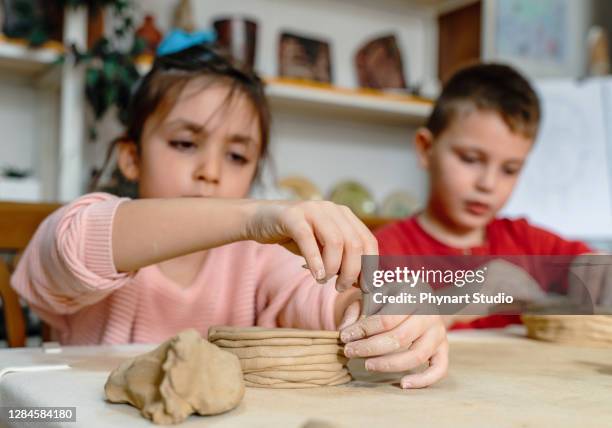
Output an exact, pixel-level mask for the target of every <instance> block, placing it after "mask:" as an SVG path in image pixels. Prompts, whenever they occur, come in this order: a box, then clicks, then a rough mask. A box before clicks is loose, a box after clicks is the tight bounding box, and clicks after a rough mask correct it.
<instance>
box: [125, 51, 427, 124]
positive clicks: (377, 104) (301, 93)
mask: <svg viewBox="0 0 612 428" xmlns="http://www.w3.org/2000/svg"><path fill="white" fill-rule="evenodd" d="M151 62H152V57H151V56H150V55H142V56H141V57H139V58H138V59H137V60H136V64H137V68H138V70H139V71H140V73H142V74H145V73H147V72H148V71H149V69H150V68H151ZM265 81H266V93H267V95H268V99H269V100H270V104H271V105H272V107H274V108H278V109H291V110H296V109H297V110H300V112H301V113H309V114H316V115H322V116H325V117H342V118H348V119H354V120H359V121H363V120H366V121H372V122H379V123H388V124H397V125H405V124H411V125H421V124H423V123H424V122H425V120H426V119H427V117H428V116H429V113H430V112H431V109H432V107H433V102H432V101H431V100H427V99H424V98H419V97H414V96H410V95H398V94H389V93H386V92H382V91H375V90H368V89H350V88H341V87H336V86H333V85H328V84H321V83H317V82H310V81H304V80H298V79H285V78H267V79H265Z"/></svg>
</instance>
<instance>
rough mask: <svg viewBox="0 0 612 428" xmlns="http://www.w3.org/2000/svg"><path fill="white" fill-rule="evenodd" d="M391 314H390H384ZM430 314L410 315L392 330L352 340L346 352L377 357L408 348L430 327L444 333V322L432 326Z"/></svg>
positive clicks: (345, 349)
mask: <svg viewBox="0 0 612 428" xmlns="http://www.w3.org/2000/svg"><path fill="white" fill-rule="evenodd" d="M383 316H389V315H383ZM431 320H432V318H431V317H429V316H422V315H416V316H410V317H407V319H406V320H405V321H404V322H402V323H400V324H399V325H398V326H397V327H395V328H393V329H392V330H389V331H385V332H383V333H379V334H377V335H374V336H371V337H368V338H365V339H361V340H358V341H356V342H352V343H350V344H348V345H346V346H345V348H344V354H345V355H346V356H347V357H349V358H351V357H364V358H365V357H376V356H379V355H386V354H389V353H392V352H396V351H398V350H400V349H408V348H409V347H410V346H411V345H412V343H413V342H414V341H416V340H417V339H418V338H419V336H421V335H422V334H423V333H424V331H425V330H427V329H428V328H438V329H440V331H441V332H442V333H443V334H444V333H445V332H443V331H442V330H443V329H444V327H443V324H442V323H439V325H437V327H431V324H432V323H431Z"/></svg>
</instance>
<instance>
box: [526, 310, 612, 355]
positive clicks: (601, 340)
mask: <svg viewBox="0 0 612 428" xmlns="http://www.w3.org/2000/svg"><path fill="white" fill-rule="evenodd" d="M521 319H522V321H523V323H524V324H525V326H526V327H527V337H530V338H532V339H538V340H545V341H548V342H556V343H563V344H567V345H577V346H595V347H612V315H534V314H528V315H527V314H525V315H522V316H521Z"/></svg>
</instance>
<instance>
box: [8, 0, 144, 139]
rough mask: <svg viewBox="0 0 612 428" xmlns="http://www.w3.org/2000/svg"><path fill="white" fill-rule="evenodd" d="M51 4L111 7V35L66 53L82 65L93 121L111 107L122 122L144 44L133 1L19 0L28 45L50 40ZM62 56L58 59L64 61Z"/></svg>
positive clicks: (98, 8)
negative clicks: (137, 29)
mask: <svg viewBox="0 0 612 428" xmlns="http://www.w3.org/2000/svg"><path fill="white" fill-rule="evenodd" d="M51 3H53V4H54V5H55V7H56V9H57V6H58V5H59V10H60V11H61V10H63V8H64V7H82V6H86V7H87V8H88V12H89V13H90V14H94V15H95V14H97V13H100V11H102V10H103V9H104V8H111V10H112V17H113V20H112V22H113V24H114V28H113V32H112V35H111V36H110V37H105V36H101V37H100V38H99V39H98V40H96V41H94V42H93V45H92V46H91V47H90V48H89V49H79V48H77V47H76V46H74V45H72V46H69V47H67V49H66V54H65V55H72V56H73V57H74V59H75V64H76V65H79V64H82V65H84V66H85V96H86V98H87V102H88V104H89V105H90V107H91V109H92V112H93V114H94V117H95V120H96V122H97V121H98V120H100V119H101V118H102V117H103V116H104V115H105V114H106V113H107V112H108V111H109V109H111V108H112V107H114V106H115V107H117V116H118V119H119V120H120V121H121V123H125V119H126V110H127V105H128V102H129V97H130V93H131V90H132V87H133V86H134V84H135V83H136V81H137V80H138V78H139V77H140V76H139V73H138V69H137V67H136V63H135V59H136V57H137V56H138V55H140V54H141V53H142V52H143V50H144V46H145V43H144V41H143V40H141V39H140V38H138V37H135V36H134V20H133V8H134V5H133V0H57V1H56V2H49V3H43V2H42V0H18V4H17V5H16V9H15V10H16V11H17V12H18V13H19V15H20V19H21V20H22V21H23V22H29V24H28V28H27V29H23V30H22V31H23V34H21V35H20V36H21V37H24V38H26V39H27V40H28V41H29V43H30V45H32V46H39V45H41V44H43V43H44V42H46V41H47V40H49V38H50V34H51V32H52V30H53V29H51V28H49V21H48V19H45V16H44V15H45V13H44V12H45V11H46V9H45V8H46V7H47V6H48V5H49V4H51ZM65 55H64V57H62V58H61V59H60V62H63V61H65V59H66V58H65ZM89 134H90V138H91V139H94V140H95V139H96V134H97V133H96V128H95V124H94V126H92V127H90V132H89Z"/></svg>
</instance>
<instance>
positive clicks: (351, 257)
mask: <svg viewBox="0 0 612 428" xmlns="http://www.w3.org/2000/svg"><path fill="white" fill-rule="evenodd" d="M344 209H345V207H341V206H338V207H337V218H338V220H337V221H336V224H337V225H338V228H339V229H340V232H341V233H342V237H343V239H344V251H343V253H342V265H341V266H340V274H339V275H338V279H337V280H336V290H338V291H340V292H342V291H344V290H347V289H348V288H350V287H351V286H352V285H353V284H354V283H356V282H357V281H358V278H359V272H361V256H362V254H363V250H364V248H363V241H362V239H361V236H360V234H359V231H358V230H357V229H356V228H355V227H354V225H353V223H352V222H351V221H350V220H349V219H348V218H347V217H346V215H345V214H344Z"/></svg>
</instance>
